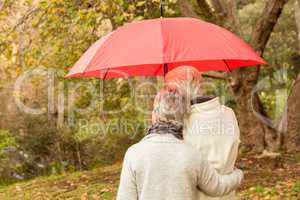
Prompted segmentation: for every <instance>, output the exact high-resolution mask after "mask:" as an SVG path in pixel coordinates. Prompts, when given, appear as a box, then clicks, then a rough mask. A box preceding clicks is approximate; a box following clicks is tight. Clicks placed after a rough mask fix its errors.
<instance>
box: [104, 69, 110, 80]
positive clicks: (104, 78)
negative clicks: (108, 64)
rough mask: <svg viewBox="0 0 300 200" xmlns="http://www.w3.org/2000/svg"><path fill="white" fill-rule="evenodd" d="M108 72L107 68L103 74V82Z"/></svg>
mask: <svg viewBox="0 0 300 200" xmlns="http://www.w3.org/2000/svg"><path fill="white" fill-rule="evenodd" d="M108 70H109V68H107V69H106V72H105V74H104V77H103V80H105V79H106V76H107V73H108Z"/></svg>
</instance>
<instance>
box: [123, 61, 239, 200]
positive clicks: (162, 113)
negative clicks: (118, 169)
mask: <svg viewBox="0 0 300 200" xmlns="http://www.w3.org/2000/svg"><path fill="white" fill-rule="evenodd" d="M203 83H204V82H203V80H202V76H201V73H200V72H199V71H197V69H195V68H193V67H189V66H182V67H178V68H176V69H174V70H172V71H170V72H169V73H168V74H167V75H166V77H165V86H164V87H163V88H162V89H161V91H160V92H159V93H158V94H157V96H156V97H155V100H154V109H153V113H152V126H151V127H150V129H149V130H148V132H147V135H146V136H145V137H144V138H143V139H142V140H141V141H140V142H139V143H137V144H135V145H133V146H131V147H130V148H129V149H128V150H127V152H126V155H125V158H124V162H123V168H122V173H121V179H120V185H119V189H118V194H117V200H205V199H218V200H220V199H222V200H224V199H227V200H234V199H236V196H235V192H234V190H235V189H237V188H238V187H239V185H240V184H241V182H242V179H243V173H242V171H241V170H239V169H236V168H235V167H234V165H235V160H236V157H237V152H238V145H239V128H238V124H237V121H236V118H235V114H234V112H233V111H232V110H231V109H230V108H228V107H226V106H224V105H221V104H220V102H219V98H218V97H210V96H204V95H203V94H202V88H201V85H203Z"/></svg>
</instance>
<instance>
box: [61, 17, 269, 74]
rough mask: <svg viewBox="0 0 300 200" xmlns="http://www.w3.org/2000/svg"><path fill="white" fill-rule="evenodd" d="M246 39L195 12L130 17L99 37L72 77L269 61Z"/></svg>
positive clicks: (204, 68) (229, 66) (226, 67)
mask: <svg viewBox="0 0 300 200" xmlns="http://www.w3.org/2000/svg"><path fill="white" fill-rule="evenodd" d="M265 63H266V62H265V61H264V60H263V59H262V58H260V57H259V56H258V55H257V54H256V53H255V51H254V50H253V49H252V48H251V47H250V46H249V45H248V44H247V43H245V42H244V41H243V40H242V39H240V38H239V37H237V36H236V35H234V34H233V33H231V32H229V31H228V30H226V29H224V28H222V27H219V26H217V25H215V24H211V23H207V22H204V21H201V20H198V19H193V18H159V19H151V20H144V21H139V22H133V23H129V24H127V25H125V26H122V27H120V28H118V29H117V30H115V31H113V32H111V33H110V34H108V35H106V36H104V37H103V38H101V39H100V40H98V41H97V42H95V43H94V44H93V45H92V46H91V47H90V48H89V49H88V50H87V51H86V52H85V53H84V54H83V55H82V57H81V58H80V59H79V60H78V61H77V63H76V64H75V65H74V66H73V68H72V69H71V70H70V72H69V73H68V74H67V76H66V77H98V78H102V79H110V78H115V77H121V76H127V75H128V76H141V75H142V76H162V75H165V74H166V73H167V72H168V71H170V70H172V69H174V68H176V67H178V66H182V65H190V66H194V67H195V68H197V69H198V70H199V71H210V70H223V71H231V70H234V69H236V68H239V67H244V66H250V65H257V64H265Z"/></svg>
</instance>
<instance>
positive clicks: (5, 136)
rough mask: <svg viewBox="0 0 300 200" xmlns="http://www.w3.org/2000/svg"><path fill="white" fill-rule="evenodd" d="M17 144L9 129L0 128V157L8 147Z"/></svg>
mask: <svg viewBox="0 0 300 200" xmlns="http://www.w3.org/2000/svg"><path fill="white" fill-rule="evenodd" d="M11 146H16V141H15V138H14V137H13V136H12V135H11V133H10V132H9V131H8V130H2V129H0V157H1V153H2V152H3V151H4V150H5V149H6V148H8V147H11Z"/></svg>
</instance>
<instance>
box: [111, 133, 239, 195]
mask: <svg viewBox="0 0 300 200" xmlns="http://www.w3.org/2000/svg"><path fill="white" fill-rule="evenodd" d="M242 178H243V173H242V172H241V171H240V170H235V171H233V173H231V174H228V175H219V174H218V173H217V171H216V170H215V169H214V168H213V167H212V166H211V165H210V164H209V163H208V162H207V161H206V160H205V159H203V158H202V157H201V156H199V152H198V151H197V150H196V149H195V148H193V147H192V146H191V145H188V144H186V143H185V142H184V141H183V140H179V139H177V138H175V137H174V136H173V135H171V134H150V135H147V136H146V137H145V138H144V139H143V140H142V141H141V142H139V143H138V144H135V145H133V146H132V147H130V148H129V149H128V151H127V153H126V155H125V158H124V163H123V168H122V173H121V180H120V185H119V190H118V195H117V200H197V199H199V192H198V190H197V186H198V187H199V188H200V189H201V190H202V191H205V192H206V193H208V194H210V195H213V196H220V195H224V194H227V193H229V192H230V191H232V190H234V189H236V188H237V187H238V186H239V185H240V183H241V181H242Z"/></svg>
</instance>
